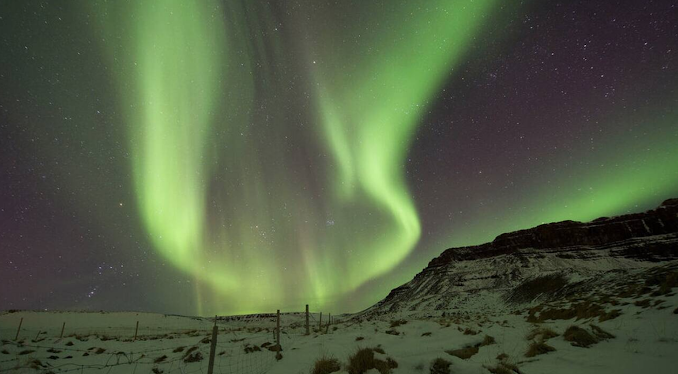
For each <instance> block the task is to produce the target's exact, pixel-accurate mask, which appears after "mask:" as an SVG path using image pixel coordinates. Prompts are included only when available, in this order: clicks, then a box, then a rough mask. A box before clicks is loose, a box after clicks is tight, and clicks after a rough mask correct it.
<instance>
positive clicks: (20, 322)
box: [14, 317, 24, 340]
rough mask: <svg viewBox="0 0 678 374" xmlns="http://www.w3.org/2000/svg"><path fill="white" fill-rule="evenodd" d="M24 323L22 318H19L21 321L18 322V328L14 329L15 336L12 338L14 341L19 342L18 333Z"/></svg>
mask: <svg viewBox="0 0 678 374" xmlns="http://www.w3.org/2000/svg"><path fill="white" fill-rule="evenodd" d="M23 323H24V317H21V320H20V321H19V328H18V329H16V336H15V337H14V340H19V331H21V324H23Z"/></svg>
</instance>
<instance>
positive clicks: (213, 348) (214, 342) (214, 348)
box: [207, 316, 219, 374]
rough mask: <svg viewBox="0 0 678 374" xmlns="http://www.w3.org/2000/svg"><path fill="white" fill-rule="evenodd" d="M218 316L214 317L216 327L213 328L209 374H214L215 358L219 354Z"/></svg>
mask: <svg viewBox="0 0 678 374" xmlns="http://www.w3.org/2000/svg"><path fill="white" fill-rule="evenodd" d="M218 329H219V328H218V327H217V316H214V327H212V341H211V342H210V362H209V366H207V374H212V373H214V357H215V354H216V352H217V330H218Z"/></svg>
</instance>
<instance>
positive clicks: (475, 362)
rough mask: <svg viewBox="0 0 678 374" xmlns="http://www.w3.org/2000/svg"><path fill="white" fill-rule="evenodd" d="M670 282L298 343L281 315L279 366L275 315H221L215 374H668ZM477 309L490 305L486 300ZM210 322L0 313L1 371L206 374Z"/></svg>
mask: <svg viewBox="0 0 678 374" xmlns="http://www.w3.org/2000/svg"><path fill="white" fill-rule="evenodd" d="M671 274H672V273H662V274H660V278H661V279H659V280H658V281H655V282H653V281H648V280H647V279H645V280H643V279H641V278H638V279H621V280H615V281H613V282H609V281H606V282H604V284H605V286H604V287H602V286H596V287H594V288H591V289H590V292H589V293H588V294H581V295H577V297H576V298H570V299H563V300H560V301H558V302H544V303H538V302H533V303H531V304H529V305H524V306H522V307H518V308H512V307H509V306H506V305H501V304H500V303H497V308H496V311H495V312H494V313H488V312H483V313H474V312H473V310H468V309H467V310H462V309H463V308H462V309H459V310H455V311H446V312H445V315H444V316H443V315H442V314H441V313H440V312H438V314H436V315H434V316H430V317H429V316H426V317H424V316H422V315H421V314H418V317H415V316H414V315H405V314H400V313H398V314H390V315H381V316H372V317H367V316H357V315H353V316H339V318H336V320H335V323H334V324H332V325H331V326H326V325H325V319H324V320H323V327H322V329H321V330H319V329H318V319H319V316H318V314H312V317H311V326H312V332H311V334H310V335H308V336H307V335H305V322H304V321H305V317H304V315H303V314H302V313H288V314H286V313H283V315H282V317H281V332H282V333H281V346H282V351H281V352H280V354H281V355H282V357H280V356H279V357H278V359H277V358H276V355H277V353H278V352H277V350H276V347H275V340H274V328H275V316H274V315H272V314H271V315H257V316H246V317H220V318H219V320H218V323H217V325H218V328H219V333H218V338H217V346H216V356H215V365H214V373H280V374H283V373H291V374H296V373H310V372H312V370H313V367H314V363H315V362H316V360H318V359H319V358H321V357H326V358H334V359H336V360H337V362H338V363H339V365H340V367H341V369H340V371H338V373H347V372H350V373H351V374H352V373H353V372H356V371H355V369H354V366H355V365H354V366H350V365H351V363H350V357H351V356H352V355H354V354H355V353H356V351H357V350H358V349H361V348H369V349H370V350H368V351H367V352H368V353H369V352H371V353H369V355H370V356H373V357H374V359H375V360H376V361H379V362H381V363H388V365H386V366H384V365H382V366H379V367H378V369H379V370H381V373H384V372H391V373H394V374H398V373H429V372H431V365H432V362H433V361H434V360H435V359H437V358H442V359H443V360H445V361H447V362H449V363H450V366H449V370H450V372H451V373H469V374H470V373H490V372H494V373H500V374H502V373H528V374H530V373H535V374H536V373H615V374H619V373H634V374H635V373H639V372H648V373H676V372H678V308H677V306H678V296H677V295H676V294H675V291H676V290H677V288H675V284H676V283H675V282H676V280H675V274H676V273H673V274H674V275H671ZM643 276H644V277H647V274H644V275H643ZM663 277H666V279H664V278H663ZM670 277H674V278H671V279H669V278H670ZM667 279H668V282H667V281H666V280H667ZM476 299H477V300H482V299H486V300H488V303H489V302H496V301H490V300H496V298H494V296H493V295H491V294H489V293H488V294H487V295H482V294H481V295H477V298H476ZM21 318H23V323H22V328H21V331H20V332H19V338H18V340H15V336H16V333H17V328H18V325H19V322H20V320H21ZM137 321H139V331H138V336H137V339H136V340H134V339H133V337H134V333H135V328H136V322H137ZM64 322H65V323H66V325H65V332H64V337H63V338H61V339H60V338H59V335H60V334H61V328H62V326H63V323H64ZM213 323H214V322H213V319H206V318H205V319H203V318H192V317H183V316H165V315H161V314H148V313H86V312H12V313H9V312H4V313H2V314H0V334H1V335H0V338H1V339H2V341H1V342H0V373H36V372H37V373H66V372H73V373H207V367H208V361H209V351H210V337H211V329H212V326H213ZM571 326H576V327H580V328H581V330H577V329H572V328H570V327H571ZM568 329H569V330H570V331H569V333H567V334H566V330H568ZM582 331H583V332H582ZM530 350H531V351H532V352H530ZM382 352H383V353H382ZM528 352H530V353H528ZM535 353H536V354H535ZM533 354H534V355H533ZM530 356H531V357H530ZM376 361H375V362H376ZM441 362H442V361H441ZM445 366H446V364H444V363H443V365H442V367H445ZM358 372H359V371H358ZM366 372H367V373H379V372H380V371H378V370H377V368H373V369H370V370H368V371H366ZM444 372H445V371H439V373H444Z"/></svg>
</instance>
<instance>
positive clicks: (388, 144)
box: [315, 1, 494, 294]
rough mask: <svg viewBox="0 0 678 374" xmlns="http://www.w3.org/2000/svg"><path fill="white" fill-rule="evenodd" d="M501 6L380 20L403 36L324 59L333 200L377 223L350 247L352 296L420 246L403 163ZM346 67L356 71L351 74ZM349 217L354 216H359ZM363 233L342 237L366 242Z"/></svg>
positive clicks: (445, 4) (482, 4) (388, 33)
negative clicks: (358, 208)
mask: <svg viewBox="0 0 678 374" xmlns="http://www.w3.org/2000/svg"><path fill="white" fill-rule="evenodd" d="M493 3H494V2H493V1H475V2H473V3H463V4H462V3H459V2H449V1H436V2H429V3H427V6H428V8H427V9H426V10H417V9H415V8H412V9H410V8H408V7H403V8H402V9H398V10H397V11H396V12H395V13H394V17H393V18H392V19H387V20H382V23H383V24H386V25H393V24H398V27H391V28H384V30H381V33H378V34H375V35H367V36H366V37H365V39H366V40H368V41H367V42H365V43H364V44H363V45H360V47H362V48H355V46H354V45H353V44H351V45H350V47H348V49H346V50H342V49H341V47H338V46H337V45H334V44H332V45H331V49H328V50H324V51H322V52H320V53H319V54H318V55H317V59H318V60H319V61H320V64H319V65H318V67H317V69H316V70H315V79H316V81H317V83H318V86H319V89H318V96H319V109H320V118H321V122H322V126H323V131H324V139H325V141H326V143H327V145H328V147H329V149H330V151H331V153H332V156H333V157H334V164H333V165H332V166H333V167H334V169H335V173H334V175H333V176H332V183H331V184H332V185H333V186H334V187H335V188H334V195H333V196H332V197H331V198H332V199H333V200H334V203H335V204H337V206H339V207H353V206H354V205H356V204H357V205H362V206H367V212H368V213H367V214H369V215H371V216H372V217H370V218H369V219H370V220H372V219H373V220H374V221H376V222H378V225H377V226H376V227H372V228H371V230H370V231H369V232H368V233H365V235H362V236H360V235H359V236H358V237H357V238H356V240H354V243H353V244H352V245H354V246H356V247H357V248H359V249H358V251H360V253H359V254H358V255H355V256H352V258H351V261H353V263H352V266H351V267H350V268H349V269H348V274H347V277H345V278H344V279H343V281H344V282H348V285H349V288H350V289H353V288H355V287H358V286H359V285H360V284H362V283H363V282H365V281H367V280H369V279H371V278H374V277H376V276H379V275H382V274H384V273H385V272H387V271H389V270H391V269H393V267H394V266H396V265H397V264H398V263H399V262H400V261H402V260H403V259H404V258H405V256H407V254H408V253H409V252H410V251H411V250H412V249H413V248H414V246H415V244H416V243H417V241H418V239H419V235H420V231H421V227H420V222H419V218H418V215H417V211H416V208H415V206H414V202H413V200H412V197H411V195H410V193H409V192H408V188H407V185H406V183H405V178H404V171H405V167H404V161H405V156H406V153H407V151H408V148H409V146H410V144H411V142H412V137H413V134H414V131H415V129H416V127H417V124H418V123H419V121H420V118H421V115H422V113H423V111H424V110H426V108H427V106H428V104H429V102H428V100H430V99H431V98H432V96H433V95H434V94H435V92H436V90H437V89H439V88H440V86H441V84H442V82H443V81H444V79H445V77H446V74H449V72H450V71H451V70H452V69H454V67H455V66H456V65H457V64H458V63H459V62H460V60H461V58H462V57H463V55H464V52H465V51H466V50H467V47H468V45H469V43H471V42H472V40H473V36H474V35H475V34H476V33H477V31H478V30H479V28H480V26H481V25H482V22H483V20H484V17H485V16H486V15H487V13H488V12H489V11H490V9H491V6H492V4H493ZM404 20H405V21H404ZM361 36H362V35H361ZM357 43H358V44H360V42H357ZM327 44H329V43H327ZM354 59H355V61H354ZM346 60H348V61H352V62H354V65H349V64H346V65H344V64H345V63H346ZM349 210H350V211H351V212H350V213H349V214H347V215H350V214H352V213H354V209H352V208H349ZM344 218H345V219H346V220H350V218H348V217H344ZM359 224H362V222H360V223H356V224H355V225H354V226H353V228H352V229H344V230H342V231H343V232H360V231H361V230H360V228H359V227H358V225H359ZM336 260H337V259H335V258H332V260H331V261H333V262H334V261H336ZM322 291H323V290H322V289H317V290H316V293H317V294H322Z"/></svg>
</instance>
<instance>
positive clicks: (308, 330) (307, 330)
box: [306, 304, 311, 335]
mask: <svg viewBox="0 0 678 374" xmlns="http://www.w3.org/2000/svg"><path fill="white" fill-rule="evenodd" d="M310 334H311V329H310V326H309V321H308V304H306V335H310Z"/></svg>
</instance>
